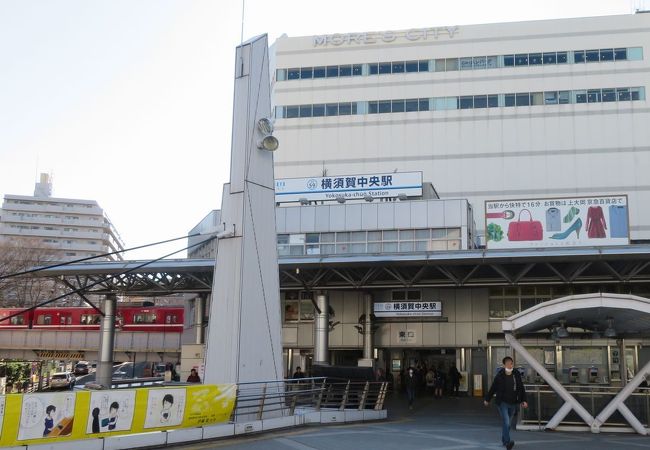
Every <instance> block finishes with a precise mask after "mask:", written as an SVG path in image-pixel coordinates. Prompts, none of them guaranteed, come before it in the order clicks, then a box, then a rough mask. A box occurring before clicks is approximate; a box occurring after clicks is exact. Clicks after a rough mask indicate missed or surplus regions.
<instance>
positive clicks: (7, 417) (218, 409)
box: [0, 384, 237, 447]
mask: <svg viewBox="0 0 650 450" xmlns="http://www.w3.org/2000/svg"><path fill="white" fill-rule="evenodd" d="M236 395H237V386H236V385H235V384H219V385H202V384H198V385H192V386H178V387H160V388H141V389H123V390H122V389H120V390H119V391H117V390H111V391H95V392H91V391H62V392H44V393H34V394H24V395H23V394H11V395H6V396H0V447H5V446H17V445H29V444H46V443H50V442H60V441H66V440H76V439H89V438H93V437H96V436H102V435H112V434H117V435H125V434H134V433H143V432H145V431H154V430H156V431H162V430H169V429H174V428H191V427H199V426H202V425H212V424H217V423H225V422H228V421H229V420H230V416H231V414H232V410H233V408H234V406H235V398H236Z"/></svg>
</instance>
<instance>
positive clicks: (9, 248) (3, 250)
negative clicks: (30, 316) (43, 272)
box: [0, 238, 60, 307]
mask: <svg viewBox="0 0 650 450" xmlns="http://www.w3.org/2000/svg"><path fill="white" fill-rule="evenodd" d="M54 255H55V252H54V251H53V250H52V249H51V248H49V247H46V246H43V244H42V243H41V242H38V240H35V239H26V238H24V239H16V240H13V241H8V242H7V241H4V242H0V306H5V307H6V306H17V307H29V306H33V305H35V304H37V303H38V302H41V301H43V300H47V299H50V298H52V297H53V296H54V295H56V294H57V293H58V292H60V288H59V287H58V286H57V281H56V280H54V279H51V278H41V277H37V276H35V275H34V274H25V275H19V276H12V277H9V278H5V277H7V276H9V275H13V274H16V273H19V272H24V271H26V270H29V269H31V268H34V267H38V266H44V265H47V264H49V263H51V262H52V261H53V260H54Z"/></svg>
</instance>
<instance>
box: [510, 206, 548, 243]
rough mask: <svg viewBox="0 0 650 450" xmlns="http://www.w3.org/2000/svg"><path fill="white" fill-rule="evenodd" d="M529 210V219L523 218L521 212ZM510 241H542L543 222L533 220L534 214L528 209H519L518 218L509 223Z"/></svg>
mask: <svg viewBox="0 0 650 450" xmlns="http://www.w3.org/2000/svg"><path fill="white" fill-rule="evenodd" d="M524 211H528V216H529V220H521V213H522V212H524ZM508 240H509V241H541V240H542V222H540V221H539V220H533V215H532V214H531V213H530V211H529V210H527V209H522V210H521V211H519V216H518V217H517V220H513V221H512V222H510V223H509V224H508Z"/></svg>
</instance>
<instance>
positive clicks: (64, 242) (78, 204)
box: [0, 174, 124, 261]
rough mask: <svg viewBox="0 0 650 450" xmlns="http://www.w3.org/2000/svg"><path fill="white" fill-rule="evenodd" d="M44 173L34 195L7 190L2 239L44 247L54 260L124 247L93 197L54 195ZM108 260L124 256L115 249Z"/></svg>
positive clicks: (0, 225)
mask: <svg viewBox="0 0 650 450" xmlns="http://www.w3.org/2000/svg"><path fill="white" fill-rule="evenodd" d="M51 192H52V185H51V181H50V179H49V176H48V175H47V174H41V180H40V182H39V183H36V188H35V190H34V195H33V196H27V195H11V194H6V195H5V196H4V201H3V204H2V210H1V211H0V243H2V242H5V243H17V244H18V245H20V246H21V247H26V248H34V249H44V251H46V252H47V254H48V257H49V258H50V259H52V260H55V261H70V260H75V259H81V258H87V257H93V256H97V255H101V254H104V253H112V252H117V251H121V250H123V249H124V243H123V242H122V239H121V238H120V235H119V234H118V232H117V230H116V229H115V227H114V226H113V224H112V223H111V221H110V219H109V218H108V216H107V215H106V213H105V212H104V210H103V209H102V208H101V207H100V206H99V204H98V203H97V202H96V201H94V200H80V199H67V198H56V197H51ZM105 259H108V260H122V259H124V258H123V255H121V254H120V253H116V254H114V255H112V256H109V257H106V258H105Z"/></svg>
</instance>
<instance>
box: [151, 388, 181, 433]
mask: <svg viewBox="0 0 650 450" xmlns="http://www.w3.org/2000/svg"><path fill="white" fill-rule="evenodd" d="M185 398H186V393H185V389H152V390H150V391H149V397H148V400H147V416H146V417H145V419H144V428H159V427H173V426H177V425H180V424H181V423H182V422H183V415H184V412H185Z"/></svg>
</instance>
